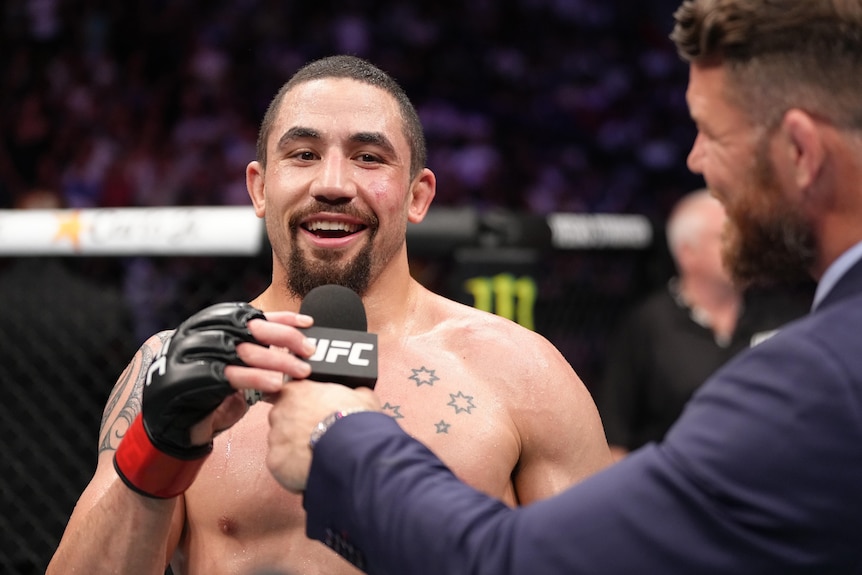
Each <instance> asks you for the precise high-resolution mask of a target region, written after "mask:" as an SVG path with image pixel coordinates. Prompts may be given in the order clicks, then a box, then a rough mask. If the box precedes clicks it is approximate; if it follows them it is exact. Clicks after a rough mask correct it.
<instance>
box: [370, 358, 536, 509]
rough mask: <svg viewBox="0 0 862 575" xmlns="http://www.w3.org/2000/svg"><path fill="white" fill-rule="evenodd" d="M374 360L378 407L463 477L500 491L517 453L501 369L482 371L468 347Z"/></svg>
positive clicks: (508, 399) (503, 492) (498, 494)
mask: <svg viewBox="0 0 862 575" xmlns="http://www.w3.org/2000/svg"><path fill="white" fill-rule="evenodd" d="M381 349H382V348H381ZM380 365H381V369H380V374H379V377H378V381H377V385H376V388H375V390H376V391H377V395H378V396H379V397H380V400H381V402H382V404H383V410H384V411H385V412H386V413H387V414H388V415H390V416H391V417H393V418H394V419H395V420H396V421H398V423H399V424H400V425H401V427H402V428H403V429H404V430H405V431H407V433H409V434H410V435H412V436H414V437H416V438H417V439H419V440H420V441H422V442H423V443H424V444H425V445H427V446H428V447H429V448H431V450H432V451H434V452H435V453H436V454H437V455H438V456H439V457H440V458H441V459H442V460H443V461H444V462H445V463H446V464H447V465H448V466H449V467H451V468H452V469H453V471H455V472H456V473H457V474H458V475H459V476H460V477H461V478H462V479H463V480H465V481H467V482H468V483H471V484H473V485H474V486H476V487H478V488H479V489H482V490H483V491H486V492H488V493H490V494H492V495H495V496H498V497H502V496H504V494H505V491H506V489H507V486H508V485H509V482H510V479H511V473H512V470H513V468H514V467H515V465H516V464H517V460H518V455H519V442H518V438H517V436H516V433H515V429H514V424H513V422H512V420H511V419H510V412H511V410H510V409H509V408H510V405H509V401H511V398H510V397H509V394H508V393H507V392H506V387H507V386H508V385H509V384H508V383H507V382H506V381H505V380H504V374H502V373H499V372H497V373H491V372H482V371H481V370H480V369H478V368H476V366H475V365H474V364H473V363H472V362H471V361H470V356H469V353H468V350H460V349H457V350H447V351H443V352H440V351H438V352H436V353H430V352H427V353H426V352H423V348H422V347H421V346H413V348H412V349H411V350H410V351H408V352H405V351H403V350H402V351H400V352H398V353H392V354H390V355H389V356H387V357H386V358H385V361H381V364H380Z"/></svg>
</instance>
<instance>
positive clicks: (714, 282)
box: [597, 189, 811, 459]
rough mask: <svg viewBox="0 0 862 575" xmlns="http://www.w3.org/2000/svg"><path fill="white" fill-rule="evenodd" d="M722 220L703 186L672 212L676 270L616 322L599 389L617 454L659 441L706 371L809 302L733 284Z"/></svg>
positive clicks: (670, 237) (669, 229) (793, 293)
mask: <svg viewBox="0 0 862 575" xmlns="http://www.w3.org/2000/svg"><path fill="white" fill-rule="evenodd" d="M726 221H727V216H726V214H725V212H724V207H723V206H722V205H721V203H720V202H719V201H718V200H717V199H715V198H714V197H713V196H712V195H711V194H710V192H709V191H708V190H706V189H701V190H697V191H694V192H692V193H691V194H688V195H687V196H684V197H683V198H682V199H681V200H679V201H678V202H677V204H676V205H675V206H674V209H673V210H672V211H671V214H670V217H669V218H668V221H667V226H666V237H667V245H668V250H669V252H670V255H671V257H672V259H673V262H674V265H675V268H676V272H677V273H676V275H675V276H674V277H672V278H671V279H670V281H669V282H668V283H667V285H666V286H665V287H664V288H661V289H659V290H657V291H655V292H653V293H652V294H651V295H650V296H649V297H648V298H647V299H646V300H645V301H644V302H642V303H641V304H640V305H638V306H637V307H636V308H635V309H634V310H633V311H632V312H631V313H630V314H629V315H628V317H626V318H624V321H623V322H622V324H621V325H620V327H619V329H618V333H617V334H616V337H615V338H614V340H613V342H612V343H611V346H610V348H609V351H608V353H607V355H606V357H605V373H604V378H603V380H602V382H601V384H600V386H599V389H598V393H597V396H598V399H597V402H598V406H599V412H600V413H601V415H602V422H603V423H604V426H605V433H606V435H607V438H608V442H609V443H610V445H611V450H612V451H613V453H614V456H615V457H616V458H617V459H619V458H620V457H623V456H624V455H625V454H627V453H629V452H630V451H632V450H634V449H637V448H638V447H641V446H642V445H644V444H646V443H648V442H650V441H660V440H661V439H662V438H663V437H664V435H665V433H667V430H668V429H670V426H671V425H672V424H673V423H674V421H676V419H677V418H678V417H679V414H680V413H682V410H683V407H685V404H686V402H687V401H688V400H689V398H690V397H691V395H692V393H694V391H695V390H696V389H697V388H698V387H700V385H701V384H703V382H704V381H706V379H707V378H708V377H709V376H710V375H712V373H713V372H715V371H716V370H717V369H718V368H719V367H721V366H722V365H723V364H724V363H725V362H726V361H728V360H729V359H730V358H732V357H733V356H734V355H736V354H737V353H738V352H740V351H742V350H744V349H747V348H749V347H751V346H752V345H755V344H756V343H758V342H760V341H763V340H764V339H765V338H766V337H769V336H770V335H772V334H773V333H774V332H775V330H776V329H778V328H779V327H780V326H782V325H784V324H786V323H787V322H789V321H791V320H793V319H796V318H797V317H799V316H801V315H803V314H805V313H806V312H807V311H808V309H809V308H810V306H811V301H810V297H809V298H805V297H803V295H802V294H801V293H799V294H797V291H800V292H801V291H802V290H790V289H786V288H781V289H776V288H773V289H769V290H764V289H748V290H743V289H740V288H739V287H738V286H737V285H735V284H734V283H733V280H732V278H731V277H730V273H729V272H728V270H727V269H726V267H725V265H724V263H723V262H722V258H721V247H722V235H723V232H724V228H725V223H726Z"/></svg>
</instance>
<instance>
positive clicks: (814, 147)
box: [778, 108, 826, 194]
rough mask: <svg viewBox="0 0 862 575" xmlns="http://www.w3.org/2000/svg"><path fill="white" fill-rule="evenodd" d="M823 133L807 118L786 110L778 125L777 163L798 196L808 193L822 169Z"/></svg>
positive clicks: (803, 114) (797, 110) (816, 124)
mask: <svg viewBox="0 0 862 575" xmlns="http://www.w3.org/2000/svg"><path fill="white" fill-rule="evenodd" d="M823 129H824V126H823V125H821V124H820V123H819V122H818V121H817V120H815V119H814V118H813V117H812V116H811V115H810V114H808V113H807V112H805V111H803V110H799V109H795V108H794V109H791V110H788V111H787V113H786V114H784V119H783V120H782V121H781V130H780V134H781V136H782V138H781V142H780V144H779V158H778V161H779V162H781V163H782V164H783V166H782V167H783V169H784V170H786V171H785V174H786V175H787V176H788V177H787V183H788V184H791V185H793V186H794V188H795V189H796V190H797V191H798V192H800V193H803V194H804V193H805V192H806V191H807V190H810V189H812V187H813V185H814V183H815V182H816V180H817V178H818V176H819V175H820V170H821V169H822V168H823V162H824V157H825V154H826V151H825V147H824V141H823V132H822V130H823ZM782 152H783V153H782Z"/></svg>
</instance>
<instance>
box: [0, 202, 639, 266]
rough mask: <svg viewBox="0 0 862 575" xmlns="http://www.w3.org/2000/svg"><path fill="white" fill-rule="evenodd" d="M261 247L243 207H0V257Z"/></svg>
mask: <svg viewBox="0 0 862 575" xmlns="http://www.w3.org/2000/svg"><path fill="white" fill-rule="evenodd" d="M652 241H653V227H652V224H651V223H650V221H649V220H648V219H647V218H645V217H643V216H639V215H626V214H572V213H555V214H551V215H549V216H547V217H544V216H537V215H531V214H523V213H515V212H507V211H502V210H493V211H489V212H486V213H479V212H478V211H476V210H474V209H472V208H433V209H431V210H430V212H429V213H428V215H427V217H426V218H425V220H424V221H423V222H422V223H420V224H411V225H409V226H408V228H407V245H408V249H409V251H410V253H411V254H412V255H417V256H441V257H442V256H446V255H449V254H452V253H453V252H454V251H456V250H458V249H461V248H478V249H491V250H493V249H505V248H519V249H520V248H526V249H531V250H547V249H558V250H590V249H603V250H607V249H634V250H640V249H647V248H648V247H649V246H650V245H651V243H652ZM264 245H266V239H265V230H264V225H263V221H262V220H261V219H259V218H258V217H257V216H255V214H254V211H253V210H252V208H251V207H245V206H209V207H165V208H92V209H78V210H0V256H47V255H60V256H123V255H165V256H167V255H224V256H243V255H247V256H254V255H257V254H259V253H260V251H261V249H262V248H263V246H264Z"/></svg>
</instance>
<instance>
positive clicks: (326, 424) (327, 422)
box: [308, 407, 369, 450]
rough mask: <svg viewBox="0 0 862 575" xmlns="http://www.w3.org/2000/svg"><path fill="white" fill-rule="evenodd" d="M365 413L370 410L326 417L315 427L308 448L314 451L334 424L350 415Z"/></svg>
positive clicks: (350, 410) (347, 411) (349, 410)
mask: <svg viewBox="0 0 862 575" xmlns="http://www.w3.org/2000/svg"><path fill="white" fill-rule="evenodd" d="M363 411H369V410H368V409H363V408H361V407H358V408H356V409H344V410H341V411H336V412H334V413H330V414H329V415H327V416H326V417H324V418H323V420H322V421H321V422H320V423H318V424H317V425H316V426H315V427H314V429H312V430H311V437H309V439H308V446H309V447H310V448H311V449H312V450H314V446H315V445H317V442H318V441H320V438H321V437H323V435H324V434H325V433H326V432H327V431H329V428H330V427H332V424H334V423H335V422H336V421H338V420H339V419H344V418H345V417H347V416H348V415H351V414H353V413H360V412H363Z"/></svg>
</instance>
